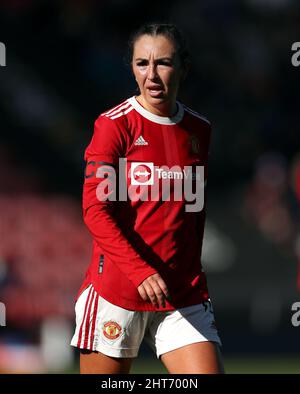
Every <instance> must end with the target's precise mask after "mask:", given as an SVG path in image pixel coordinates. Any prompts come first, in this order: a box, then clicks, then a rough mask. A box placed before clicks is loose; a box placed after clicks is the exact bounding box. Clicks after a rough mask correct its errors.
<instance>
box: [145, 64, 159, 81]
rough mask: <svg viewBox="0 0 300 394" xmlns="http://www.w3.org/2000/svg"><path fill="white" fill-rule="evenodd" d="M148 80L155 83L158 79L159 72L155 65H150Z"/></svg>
mask: <svg viewBox="0 0 300 394" xmlns="http://www.w3.org/2000/svg"><path fill="white" fill-rule="evenodd" d="M147 77H148V79H149V80H150V81H153V80H155V79H156V77H157V70H156V66H155V64H149V70H148V76H147Z"/></svg>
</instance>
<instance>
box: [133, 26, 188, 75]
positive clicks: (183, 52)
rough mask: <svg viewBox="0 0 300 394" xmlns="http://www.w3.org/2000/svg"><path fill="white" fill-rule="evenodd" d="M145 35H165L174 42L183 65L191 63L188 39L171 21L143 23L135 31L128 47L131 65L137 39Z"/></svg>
mask: <svg viewBox="0 0 300 394" xmlns="http://www.w3.org/2000/svg"><path fill="white" fill-rule="evenodd" d="M143 35H148V36H164V37H166V38H168V39H169V40H170V41H172V42H173V44H174V46H175V49H176V53H177V54H178V56H179V59H180V62H181V66H182V67H184V68H185V67H186V66H187V64H189V63H190V55H189V51H188V49H187V43H186V39H185V37H184V36H183V34H182V33H181V31H180V30H179V29H178V28H177V27H176V26H175V25H173V24H170V23H149V24H145V25H142V26H141V27H140V28H139V29H138V30H137V31H135V32H134V33H133V34H132V35H131V37H130V39H129V41H128V48H127V56H126V63H127V65H131V62H132V57H133V50H134V45H135V43H136V41H137V40H138V39H139V38H140V37H141V36H143Z"/></svg>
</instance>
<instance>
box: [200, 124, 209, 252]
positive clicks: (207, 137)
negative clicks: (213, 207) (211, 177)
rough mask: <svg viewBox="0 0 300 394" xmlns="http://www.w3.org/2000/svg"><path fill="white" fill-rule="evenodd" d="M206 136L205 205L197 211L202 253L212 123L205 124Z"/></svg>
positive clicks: (204, 156)
mask: <svg viewBox="0 0 300 394" xmlns="http://www.w3.org/2000/svg"><path fill="white" fill-rule="evenodd" d="M205 131H206V132H205V138H204V139H203V141H202V145H203V149H204V151H203V165H204V206H203V209H202V210H201V211H200V212H197V234H198V239H199V244H200V254H201V252H202V246H203V237H204V228H205V221H206V201H207V178H208V161H209V156H210V144H211V133H212V127H211V124H210V123H207V124H206V126H205Z"/></svg>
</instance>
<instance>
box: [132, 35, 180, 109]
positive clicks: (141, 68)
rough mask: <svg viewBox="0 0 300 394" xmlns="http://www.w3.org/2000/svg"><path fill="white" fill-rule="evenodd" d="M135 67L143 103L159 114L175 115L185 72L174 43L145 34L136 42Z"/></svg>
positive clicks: (140, 97) (160, 37)
mask: <svg viewBox="0 0 300 394" xmlns="http://www.w3.org/2000/svg"><path fill="white" fill-rule="evenodd" d="M132 69H133V73H134V76H135V79H136V81H137V83H138V86H139V89H140V92H141V95H140V96H139V97H138V98H139V100H140V101H141V103H142V105H143V106H144V107H145V108H146V109H148V110H149V111H150V112H153V113H155V114H157V115H162V116H171V115H173V114H174V112H175V111H176V96H177V91H178V87H179V83H180V80H181V77H182V74H183V70H182V67H181V64H180V59H179V57H178V55H177V54H176V51H175V47H174V44H173V42H172V41H170V40H169V39H168V38H166V37H164V36H155V37H152V36H149V35H143V36H141V37H140V38H139V39H138V40H137V41H136V43H135V45H134V51H133V59H132Z"/></svg>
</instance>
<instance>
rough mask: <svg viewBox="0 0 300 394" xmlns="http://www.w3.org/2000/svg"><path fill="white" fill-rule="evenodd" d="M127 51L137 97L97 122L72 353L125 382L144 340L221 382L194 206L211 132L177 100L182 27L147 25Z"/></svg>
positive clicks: (183, 54) (182, 367)
mask: <svg viewBox="0 0 300 394" xmlns="http://www.w3.org/2000/svg"><path fill="white" fill-rule="evenodd" d="M129 48H130V59H131V66H132V71H133V74H134V76H135V79H136V82H137V84H138V87H139V91H140V93H139V95H137V96H133V97H131V98H129V99H127V100H125V101H124V102H122V103H121V104H119V105H117V106H116V107H114V108H112V109H110V110H108V111H106V112H104V113H102V114H101V115H100V116H99V117H98V119H97V120H96V122H95V129H94V134H93V137H92V140H91V142H90V144H89V145H88V147H87V149H86V151H85V160H86V162H87V166H86V173H85V182H84V189H83V215H84V221H85V224H86V225H87V227H88V229H89V230H90V232H91V234H92V236H93V255H92V261H91V263H90V266H89V268H88V271H87V273H86V277H85V280H84V282H83V284H82V286H81V289H80V290H79V295H78V298H77V302H76V306H75V311H76V331H75V334H74V336H73V339H72V342H71V344H72V345H73V346H75V347H78V348H80V349H81V353H80V371H81V373H108V374H117V373H129V371H130V367H131V362H132V359H133V358H135V357H137V355H138V351H139V347H140V344H141V342H142V340H143V339H145V341H146V342H147V343H148V344H149V345H150V347H151V348H152V349H153V350H154V351H155V352H156V355H157V358H159V359H160V360H161V361H162V362H163V364H164V365H165V367H166V368H167V370H168V371H169V373H196V374H198V373H222V372H223V367H222V362H221V358H220V351H219V345H220V339H219V336H218V332H217V329H216V326H215V322H214V315H213V310H212V306H211V302H210V299H209V294H208V290H207V284H206V277H205V273H204V272H203V270H202V267H201V262H200V258H201V249H202V239H203V231H204V221H205V202H203V204H201V201H200V203H199V201H198V203H195V204H192V203H191V201H193V198H194V199H198V200H199V195H200V193H201V190H202V191H203V187H202V189H201V190H200V189H199V188H198V186H199V185H200V186H201V185H202V186H203V185H204V183H205V182H204V181H205V179H206V177H207V160H208V150H209V143H210V134H211V126H210V123H209V122H208V121H207V120H206V119H205V118H203V117H202V116H200V115H199V114H198V113H197V112H195V111H192V110H191V109H189V108H188V107H186V106H184V105H183V104H181V103H180V102H179V101H177V100H176V98H177V92H178V88H179V85H180V82H181V81H182V80H184V78H185V76H186V73H187V71H188V64H189V59H188V53H187V50H186V46H185V40H184V38H183V36H182V35H181V33H180V32H179V31H178V29H177V28H176V27H175V26H174V25H170V24H151V25H145V26H143V27H141V28H140V29H139V30H138V31H137V32H136V33H135V34H134V35H133V38H132V39H131V41H130V45H129ZM200 168H202V169H204V171H203V172H201V171H200V170H199V169H200ZM198 170H199V171H198ZM201 174H202V176H203V177H202V178H201ZM124 185H125V186H124ZM195 188H196V191H197V194H193V190H194V189H195ZM124 189H125V190H124ZM199 190H200V191H199ZM124 191H125V192H124ZM192 197H193V198H192Z"/></svg>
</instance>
